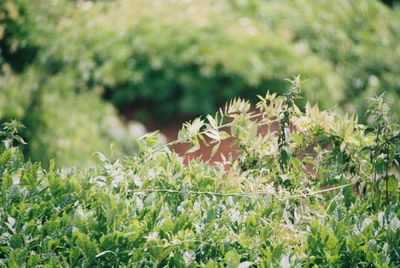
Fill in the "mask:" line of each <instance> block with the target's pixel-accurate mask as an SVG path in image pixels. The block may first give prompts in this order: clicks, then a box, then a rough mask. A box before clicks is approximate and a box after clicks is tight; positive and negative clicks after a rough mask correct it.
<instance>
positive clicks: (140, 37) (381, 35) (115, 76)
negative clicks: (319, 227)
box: [0, 0, 400, 166]
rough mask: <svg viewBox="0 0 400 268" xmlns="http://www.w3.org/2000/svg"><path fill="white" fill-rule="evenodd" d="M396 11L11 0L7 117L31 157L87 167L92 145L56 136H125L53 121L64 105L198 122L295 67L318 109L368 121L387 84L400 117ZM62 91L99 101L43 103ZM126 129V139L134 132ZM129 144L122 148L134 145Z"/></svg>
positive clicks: (3, 30) (6, 15) (90, 114)
mask: <svg viewBox="0 0 400 268" xmlns="http://www.w3.org/2000/svg"><path fill="white" fill-rule="evenodd" d="M399 18H400V16H399V7H398V5H394V6H393V7H392V8H390V7H388V6H386V5H384V4H382V3H381V2H380V1H376V0H366V1H364V0H356V1H348V0H341V1H339V2H338V1H324V2H323V3H322V2H321V3H315V1H311V0H296V1H279V2H277V1H263V0H246V1H236V0H205V1H204V0H190V1H174V0H166V1H157V0H148V1H142V0H135V1H128V0H113V1H67V0H48V1H41V0H3V1H1V2H0V67H1V70H0V121H1V122H6V121H7V120H8V119H10V118H18V119H19V120H20V121H22V122H23V123H24V124H25V125H27V126H28V128H27V129H28V130H29V132H27V133H23V134H22V135H23V136H24V138H26V140H27V141H29V143H28V147H29V148H28V149H26V150H25V152H26V153H27V154H28V153H29V154H30V156H31V157H32V158H33V159H35V160H41V159H47V160H48V159H50V158H55V159H56V161H57V163H60V164H61V163H62V162H64V164H65V165H66V166H70V165H75V164H76V163H82V164H83V165H84V164H86V163H84V162H85V161H82V160H83V159H90V157H89V156H88V155H85V154H84V151H81V154H82V156H81V157H77V154H76V149H74V145H71V147H70V148H71V152H70V151H69V150H68V149H67V148H65V147H63V146H62V145H59V144H85V145H86V146H87V148H88V151H92V150H95V149H96V148H95V147H90V143H87V142H86V141H87V136H88V135H90V136H91V137H93V140H97V141H98V142H96V143H101V144H109V143H110V142H111V141H112V140H118V141H120V139H118V138H117V139H116V138H114V137H113V135H114V134H113V133H110V132H109V131H108V130H109V129H107V128H105V129H102V130H100V131H98V132H97V131H89V133H90V134H88V133H85V131H83V132H82V135H81V134H80V133H79V131H78V130H79V129H82V128H73V129H69V130H66V129H64V128H62V126H57V128H58V129H59V130H58V131H55V130H53V129H52V128H53V126H54V122H57V120H58V119H55V120H54V121H52V120H50V122H47V123H46V122H45V121H47V120H49V118H53V117H54V118H55V117H57V116H60V117H61V118H62V116H61V115H62V113H63V111H66V110H68V111H69V113H70V114H71V117H68V116H65V117H63V118H62V119H61V118H60V119H61V120H67V121H68V120H69V121H68V123H66V125H80V124H82V125H85V124H88V125H90V122H95V120H98V119H99V118H100V119H101V115H100V114H101V113H102V112H104V111H106V112H105V113H106V114H107V115H106V116H105V117H107V118H109V117H114V119H113V121H119V119H118V118H117V113H116V112H115V111H112V110H113V108H111V107H110V105H109V104H107V103H106V102H104V101H100V100H99V99H101V98H103V99H105V100H106V101H111V102H112V103H113V104H114V105H115V106H116V110H118V111H119V112H122V113H123V114H124V115H126V116H127V117H129V118H131V117H134V118H136V119H140V120H142V121H144V122H145V121H146V120H147V119H149V118H151V119H155V120H158V121H162V122H165V121H168V119H171V118H177V117H180V118H192V117H193V116H198V115H200V114H207V113H214V112H215V111H216V110H217V108H218V107H220V106H221V104H223V103H224V102H225V101H227V100H229V99H231V98H233V97H236V96H240V97H246V98H248V99H250V100H251V101H252V102H255V101H256V99H255V98H254V96H256V95H257V94H261V95H263V94H264V93H265V91H266V90H267V89H274V90H275V91H276V92H278V93H283V92H284V90H285V86H284V83H282V81H283V78H285V77H290V76H291V75H293V74H301V75H302V77H303V78H304V79H305V80H306V81H307V82H306V86H305V89H304V94H303V95H304V96H306V97H307V99H309V100H311V101H315V102H316V101H318V103H319V104H320V105H321V107H322V108H330V107H333V106H335V105H337V106H338V107H337V108H338V109H340V110H342V111H347V112H351V113H356V114H358V116H359V118H361V119H360V121H362V122H365V117H364V115H365V111H366V110H367V106H366V105H365V102H364V100H365V99H366V98H367V97H371V96H374V95H379V94H381V93H382V92H383V90H385V91H386V96H387V98H388V99H389V100H391V101H392V102H393V103H392V104H391V103H389V105H390V106H391V107H392V111H393V113H392V115H391V116H392V117H393V118H396V119H397V120H398V117H399V116H398V115H399V114H400V111H399V110H398V107H397V106H396V105H395V103H397V102H398V100H399V94H398V92H399V88H400V81H399V77H400V75H399V74H400V69H399V64H397V63H398V62H399V61H400V54H399V46H398V44H399V43H400V32H399V27H397V25H399V24H400V21H399ZM68 91H70V92H69V93H66V92H68ZM88 92H90V93H88ZM47 94H49V96H46V95H47ZM80 94H83V96H80ZM64 95H68V96H78V97H77V98H78V99H81V100H82V99H85V100H86V99H91V100H88V102H89V103H90V105H89V106H91V105H93V106H92V107H90V108H89V107H85V106H84V104H82V102H81V101H77V103H73V102H72V101H70V102H66V103H64V102H63V101H62V100H58V101H55V100H54V102H52V103H53V104H54V103H55V102H58V103H57V105H51V106H52V109H50V110H49V111H48V112H47V111H46V107H45V106H44V104H45V103H47V102H49V99H52V98H54V97H55V96H64ZM67 98H69V97H67ZM38 105H41V107H37V106H38ZM34 106H35V110H37V111H39V110H40V111H42V112H40V113H39V112H36V113H33V115H35V116H37V118H33V116H32V115H31V111H32V107H34ZM82 106H83V107H82ZM83 113H84V115H82V114H83ZM36 122H42V123H41V128H43V131H44V132H46V133H47V134H46V135H48V137H49V141H46V142H47V143H48V144H49V143H51V144H55V145H54V147H53V148H52V149H50V148H49V150H48V151H46V148H43V146H41V145H40V147H41V149H40V150H38V149H37V148H38V146H34V144H42V141H40V140H35V139H39V138H38V137H39V136H40V134H38V133H34V131H39V130H40V129H41V128H39V127H36V126H35V125H34V124H36ZM96 124H97V123H96ZM105 124H107V123H105V122H103V121H102V120H101V122H100V123H98V125H101V126H103V125H105ZM115 125H119V131H117V132H121V133H122V132H124V133H129V131H128V130H127V129H126V128H124V127H122V123H121V122H118V123H116V124H115ZM31 126H35V127H31ZM46 129H51V130H46ZM61 132H62V134H61V135H60V133H61ZM126 136H127V140H126V141H125V142H124V143H125V144H129V143H131V140H133V139H134V138H135V137H134V136H129V135H126ZM110 137H111V138H110ZM65 139H66V140H69V141H67V142H64V140H65ZM57 144H58V145H57ZM32 146H34V147H32ZM89 147H90V148H89ZM128 147H129V146H125V145H124V146H123V148H117V149H116V151H121V152H124V153H128V154H130V153H133V152H134V149H132V147H134V146H131V148H129V149H127V148H128ZM97 149H99V150H101V148H97ZM78 150H79V149H78ZM56 151H58V152H59V153H55V152H56ZM60 155H63V157H60ZM64 156H65V157H64Z"/></svg>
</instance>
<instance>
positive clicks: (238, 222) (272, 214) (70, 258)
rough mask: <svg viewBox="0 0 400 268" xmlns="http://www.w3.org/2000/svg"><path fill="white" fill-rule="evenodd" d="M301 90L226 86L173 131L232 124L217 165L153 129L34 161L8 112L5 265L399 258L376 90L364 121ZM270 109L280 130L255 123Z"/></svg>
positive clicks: (192, 136)
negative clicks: (98, 150)
mask: <svg viewBox="0 0 400 268" xmlns="http://www.w3.org/2000/svg"><path fill="white" fill-rule="evenodd" d="M298 91H299V84H298V80H297V79H295V80H293V81H292V87H291V90H290V91H289V92H288V93H287V94H286V95H285V96H277V95H276V94H267V95H266V96H265V97H261V98H260V102H259V103H258V105H257V107H258V110H257V112H255V111H253V112H251V110H250V104H249V102H247V101H244V100H241V99H236V100H234V101H232V102H231V103H230V104H229V105H227V107H226V109H225V110H224V111H221V112H220V113H218V114H217V115H216V116H215V117H212V116H207V117H206V118H205V119H200V118H199V119H196V120H194V121H192V122H188V123H186V124H185V125H184V126H183V128H182V130H181V132H180V135H179V138H178V140H177V141H175V142H174V143H177V142H185V143H187V142H188V143H191V144H193V146H194V148H196V147H197V145H198V143H199V142H200V141H202V140H205V141H207V143H209V144H210V145H211V146H218V144H219V143H220V142H221V140H224V139H227V138H229V137H230V136H233V137H234V139H235V141H236V143H237V145H238V155H239V157H237V158H234V157H233V156H232V157H228V156H227V157H226V158H225V161H224V163H217V164H215V165H209V164H207V163H204V162H201V161H200V160H199V159H197V160H196V159H195V160H192V161H190V162H189V163H188V165H184V164H183V159H182V158H181V157H179V156H177V155H176V154H175V153H173V152H171V151H170V150H169V149H168V147H166V146H165V145H164V146H161V145H159V144H158V143H157V135H156V134H154V133H153V134H148V135H146V136H144V137H143V138H141V139H140V141H139V147H140V148H141V150H140V153H139V154H138V155H134V156H131V157H128V158H126V159H125V160H116V161H111V160H109V159H108V158H107V157H105V156H104V155H102V154H98V156H99V159H100V160H101V162H102V164H100V165H98V166H96V167H95V168H92V169H90V170H80V171H77V170H57V169H56V168H55V166H54V165H53V164H52V165H50V168H49V169H48V170H44V169H42V168H41V167H40V164H32V163H30V162H25V161H23V159H22V157H21V154H20V153H19V150H18V149H17V148H15V147H14V146H15V144H16V142H18V141H20V142H21V139H20V138H19V136H18V131H17V130H18V129H17V127H18V125H17V124H16V123H15V122H11V123H8V124H6V125H5V127H4V133H3V135H4V136H5V138H4V141H5V142H4V144H5V147H4V148H3V150H2V153H1V155H0V178H1V181H0V193H1V195H0V204H1V206H0V208H1V210H0V211H1V213H0V217H1V223H0V230H1V232H0V249H1V250H0V261H1V263H2V265H6V266H9V267H20V266H25V265H26V266H27V267H34V266H38V265H49V266H78V267H87V266H107V267H108V266H125V265H127V266H140V267H144V266H160V267H164V266H174V267H175V266H176V267H197V266H204V267H225V266H226V267H255V266H261V267H268V266H277V265H281V266H283V267H289V264H290V265H291V266H294V267H302V266H312V267H313V266H314V267H316V266H318V267H338V266H339V267H340V266H341V267H347V266H367V267H369V266H376V267H396V266H399V265H400V257H399V256H400V255H399V254H400V252H399V248H398V245H399V243H400V240H399V239H400V220H399V217H400V204H399V192H398V191H399V188H398V179H399V165H398V162H397V161H398V152H399V151H398V150H397V149H396V146H398V145H399V138H400V133H399V131H400V129H399V126H398V125H396V124H394V123H392V122H391V121H390V118H389V116H388V114H389V111H388V106H387V105H386V104H385V103H384V101H383V99H382V98H377V99H374V100H373V101H372V102H371V107H370V109H369V114H370V118H371V125H370V126H364V125H360V124H358V123H357V120H356V119H355V118H354V117H341V116H338V115H336V114H334V113H332V112H326V111H320V110H319V109H318V108H317V106H311V105H309V104H307V105H306V107H305V112H302V111H301V110H300V109H299V108H298V107H297V106H296V105H295V104H294V101H295V100H296V98H297V94H298ZM274 122H275V123H277V124H279V126H280V128H279V131H274V132H273V131H272V129H270V130H271V131H270V132H268V134H267V135H266V136H260V135H259V134H258V131H257V130H258V129H259V128H261V127H262V126H263V125H264V126H267V127H268V126H272V124H273V123H274ZM227 130H229V132H227ZM205 137H208V138H209V139H207V140H206V139H205ZM307 165H309V166H308V167H307Z"/></svg>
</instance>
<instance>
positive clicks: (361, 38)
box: [227, 0, 400, 119]
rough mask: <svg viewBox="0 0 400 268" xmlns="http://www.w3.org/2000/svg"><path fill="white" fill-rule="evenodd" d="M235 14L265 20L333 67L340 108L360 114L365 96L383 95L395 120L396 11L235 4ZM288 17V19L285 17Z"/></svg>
mask: <svg viewBox="0 0 400 268" xmlns="http://www.w3.org/2000/svg"><path fill="white" fill-rule="evenodd" d="M227 3H230V4H231V6H233V7H234V9H235V10H237V9H240V10H242V12H244V14H245V15H247V16H249V17H251V18H254V19H255V20H257V19H256V17H258V21H262V22H264V23H265V24H266V25H268V26H269V27H271V28H272V29H273V30H274V31H275V32H277V33H280V35H281V36H285V37H286V38H287V39H288V40H289V42H292V43H296V44H298V45H299V46H301V47H302V48H303V49H304V50H306V51H308V52H309V53H310V54H312V55H315V56H317V57H318V58H320V59H322V60H327V61H329V62H330V63H332V64H333V65H334V66H335V70H336V73H337V74H338V75H339V76H340V77H341V78H342V81H344V83H345V86H344V88H346V91H344V92H343V93H344V94H345V97H344V98H343V99H342V101H343V102H342V103H341V104H340V106H343V107H345V109H346V110H347V111H350V112H351V113H358V114H359V115H360V116H364V113H365V111H366V110H367V106H366V103H365V101H364V100H365V98H366V97H371V96H374V95H376V94H381V93H382V92H383V91H385V92H386V94H387V96H388V99H392V100H393V103H392V107H393V109H394V113H393V115H394V116H395V117H397V119H399V114H400V110H399V106H398V105H396V103H397V102H398V101H399V100H400V94H399V92H400V66H399V64H398V62H399V61H400V53H399V43H400V28H399V27H398V25H399V24H400V9H399V8H398V7H394V8H393V9H390V8H388V7H387V6H385V5H384V4H382V3H381V2H379V1H374V0H367V1H363V0H357V1H347V0H341V1H331V0H330V1H323V2H322V1H319V2H315V1H311V0H295V1H291V0H288V1H286V0H284V1H279V2H277V1H259V0H250V1H236V0H228V1H227ZM288 18H290V19H288Z"/></svg>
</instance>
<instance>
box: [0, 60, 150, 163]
mask: <svg viewBox="0 0 400 268" xmlns="http://www.w3.org/2000/svg"><path fill="white" fill-rule="evenodd" d="M36 77H37V72H36V71H35V70H33V69H32V68H28V70H27V71H25V72H24V73H22V74H21V75H19V76H16V75H15V74H13V73H11V72H9V73H7V74H6V75H4V76H3V77H0V81H1V82H3V83H2V84H1V86H0V121H3V122H4V121H7V120H8V119H10V118H17V119H18V120H20V121H22V122H23V123H24V124H25V125H26V126H27V127H28V130H27V131H24V133H23V135H24V137H25V138H26V140H27V141H28V146H27V148H26V150H24V152H25V155H26V156H28V157H30V158H31V159H32V160H34V161H42V163H43V165H44V166H46V165H47V164H46V163H48V161H49V160H50V159H54V160H55V162H56V163H57V165H59V166H64V167H69V166H80V167H81V166H85V165H88V164H90V163H93V160H94V159H93V157H92V154H93V152H94V151H95V150H98V151H101V152H103V153H107V154H109V153H111V151H112V152H113V154H114V156H118V155H119V156H121V155H122V154H132V153H135V151H136V145H135V140H136V138H137V137H139V136H141V135H143V134H144V133H145V129H144V127H143V126H142V125H140V124H138V123H135V122H131V123H129V124H127V125H126V126H125V125H124V124H123V123H122V122H121V120H120V119H119V117H118V116H117V113H116V111H115V109H114V107H113V106H112V105H111V104H109V103H106V102H104V101H103V100H101V98H100V97H99V96H97V95H95V94H94V93H93V92H91V93H88V92H86V93H84V92H83V93H77V92H75V91H73V90H71V88H74V87H73V85H72V83H73V82H74V81H73V80H70V81H69V82H68V80H65V79H64V78H63V80H62V82H60V80H59V79H58V77H57V76H54V77H52V78H51V79H48V81H47V83H46V86H43V85H41V87H40V86H39V83H37V80H36ZM111 143H115V144H114V147H113V148H112V149H111V148H110V144H111Z"/></svg>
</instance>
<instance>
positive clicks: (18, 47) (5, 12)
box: [0, 0, 37, 74]
mask: <svg viewBox="0 0 400 268" xmlns="http://www.w3.org/2000/svg"><path fill="white" fill-rule="evenodd" d="M34 27H35V23H34V15H33V14H32V10H31V6H30V4H29V1H27V0H2V1H1V2H0V74H1V72H2V70H1V67H3V65H4V64H7V65H9V66H11V67H12V68H13V69H14V70H16V71H21V70H22V69H23V67H25V65H26V64H27V63H29V62H30V61H31V60H32V59H33V58H34V57H35V54H36V52H37V47H36V45H35V44H34V42H33V36H32V34H33V32H34Z"/></svg>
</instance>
